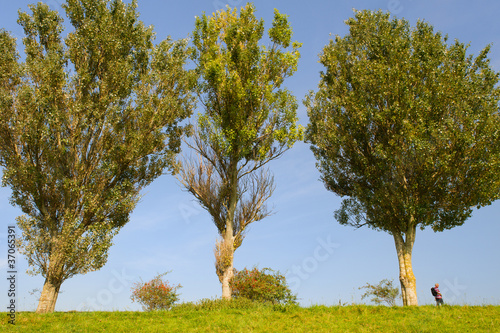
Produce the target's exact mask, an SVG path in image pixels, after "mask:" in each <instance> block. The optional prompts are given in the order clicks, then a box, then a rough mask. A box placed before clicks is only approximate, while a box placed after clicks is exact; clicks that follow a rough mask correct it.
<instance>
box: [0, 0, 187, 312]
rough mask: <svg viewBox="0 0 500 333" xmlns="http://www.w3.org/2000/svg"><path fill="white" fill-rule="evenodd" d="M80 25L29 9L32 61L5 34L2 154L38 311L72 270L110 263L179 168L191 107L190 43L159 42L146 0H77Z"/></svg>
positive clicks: (0, 38)
mask: <svg viewBox="0 0 500 333" xmlns="http://www.w3.org/2000/svg"><path fill="white" fill-rule="evenodd" d="M63 7H64V9H65V10H66V13H67V16H68V18H69V20H70V22H71V24H72V25H73V27H74V31H72V32H70V33H69V34H68V35H67V37H66V38H64V39H62V38H61V32H62V30H63V29H62V25H61V22H62V18H60V16H59V15H58V14H57V13H56V12H54V11H51V10H50V9H49V7H48V6H46V5H44V4H42V3H39V4H38V5H36V6H30V9H31V11H32V13H31V14H28V13H26V12H22V13H20V15H19V23H20V24H21V25H22V26H23V28H24V32H25V34H26V37H25V38H24V40H23V42H24V45H25V54H26V61H25V62H24V63H19V56H18V55H17V54H16V43H15V40H14V39H13V38H12V37H10V35H9V34H8V33H7V32H5V31H2V32H1V33H0V50H1V52H0V53H1V54H0V69H1V72H0V75H1V76H0V165H1V166H2V167H3V168H4V170H3V185H4V186H10V188H11V189H12V197H11V202H12V203H13V204H14V205H17V206H19V207H20V208H21V209H22V211H23V212H24V213H25V214H26V215H24V216H22V217H19V218H18V219H17V221H18V225H19V228H20V229H21V230H22V251H23V252H24V254H25V255H26V257H27V260H28V263H29V265H30V267H31V268H32V273H35V274H38V273H39V274H41V275H42V276H44V277H45V284H44V286H43V290H42V294H41V297H40V302H39V304H38V308H37V312H40V313H44V312H52V311H53V310H54V307H55V303H56V300H57V296H58V292H59V288H60V286H61V284H62V283H63V281H65V280H66V279H68V278H70V277H72V276H73V275H75V274H85V273H87V272H90V271H95V270H98V269H100V268H101V267H102V266H103V265H104V264H105V263H106V260H107V252H108V249H109V247H110V246H111V244H112V238H113V236H114V235H115V234H116V233H117V232H118V230H119V229H120V228H121V227H122V226H123V225H124V224H125V223H127V222H128V219H129V214H130V213H131V211H132V209H133V208H134V207H135V205H136V203H137V201H138V198H139V192H140V190H141V189H142V188H144V187H145V186H146V185H148V184H149V183H151V182H152V181H153V180H154V179H155V178H157V177H158V176H160V175H161V174H162V172H163V171H164V170H165V168H169V169H170V170H173V167H174V165H175V156H176V153H178V152H179V148H180V137H181V134H182V132H183V127H181V126H179V124H178V123H179V121H181V120H183V119H185V118H187V117H189V116H190V114H191V113H192V109H193V102H194V100H193V98H192V97H191V95H190V89H191V87H190V85H191V83H190V81H193V80H190V79H189V77H190V75H188V74H187V73H186V71H185V70H184V69H183V66H184V63H185V61H186V59H187V56H188V53H187V45H186V43H185V42H175V43H174V42H172V41H170V40H165V41H162V42H161V43H159V44H158V45H157V46H156V47H154V46H153V31H152V28H146V27H145V26H144V25H143V23H142V22H140V21H138V19H137V17H138V14H137V12H136V2H132V3H131V4H125V3H123V2H122V1H119V0H116V1H108V0H97V1H95V0H68V1H67V3H66V4H65V5H63Z"/></svg>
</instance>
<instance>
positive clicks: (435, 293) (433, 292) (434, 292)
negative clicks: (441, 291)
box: [431, 287, 438, 297]
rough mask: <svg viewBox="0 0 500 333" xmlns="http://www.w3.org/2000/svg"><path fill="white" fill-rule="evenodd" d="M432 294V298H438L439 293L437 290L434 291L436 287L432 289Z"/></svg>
mask: <svg viewBox="0 0 500 333" xmlns="http://www.w3.org/2000/svg"><path fill="white" fill-rule="evenodd" d="M431 293H432V296H434V297H436V296H437V295H438V293H437V292H436V289H434V287H432V288H431Z"/></svg>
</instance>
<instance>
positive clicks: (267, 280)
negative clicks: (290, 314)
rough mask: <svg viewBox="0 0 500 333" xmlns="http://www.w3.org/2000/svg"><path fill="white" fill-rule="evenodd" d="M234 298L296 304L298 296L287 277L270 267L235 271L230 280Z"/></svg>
mask: <svg viewBox="0 0 500 333" xmlns="http://www.w3.org/2000/svg"><path fill="white" fill-rule="evenodd" d="M230 285H231V290H232V291H231V295H232V297H233V298H247V299H250V300H252V301H258V302H270V303H272V304H296V303H297V296H296V295H293V294H292V292H291V290H290V288H289V287H288V285H287V283H286V279H285V277H284V276H283V275H282V274H280V272H278V271H276V272H275V271H273V270H272V269H270V268H263V269H262V270H259V269H257V267H254V268H253V269H252V270H250V271H249V270H248V269H246V268H245V269H244V270H241V271H235V274H234V276H233V278H232V279H231V281H230Z"/></svg>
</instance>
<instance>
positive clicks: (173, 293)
mask: <svg viewBox="0 0 500 333" xmlns="http://www.w3.org/2000/svg"><path fill="white" fill-rule="evenodd" d="M166 274H167V273H163V274H158V275H157V276H155V277H154V278H153V279H152V280H151V281H149V282H136V283H135V284H134V286H133V287H132V296H131V297H130V298H131V299H132V301H134V302H139V303H140V304H141V305H142V308H143V309H144V310H145V311H155V310H169V309H170V308H171V307H172V306H173V305H174V303H175V302H177V301H178V300H179V294H178V293H177V290H178V289H179V288H181V287H182V286H181V285H180V284H179V285H177V286H171V285H170V284H169V283H168V281H164V280H163V279H162V277H163V276H165V275H166Z"/></svg>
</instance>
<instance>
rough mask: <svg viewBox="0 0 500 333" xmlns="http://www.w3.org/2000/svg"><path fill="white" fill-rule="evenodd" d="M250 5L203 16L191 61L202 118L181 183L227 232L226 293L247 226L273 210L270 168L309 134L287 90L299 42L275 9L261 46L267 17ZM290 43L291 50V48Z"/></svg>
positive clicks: (221, 244) (222, 246)
mask: <svg viewBox="0 0 500 333" xmlns="http://www.w3.org/2000/svg"><path fill="white" fill-rule="evenodd" d="M254 12H255V8H254V6H253V5H251V4H247V5H246V6H245V7H243V8H241V10H240V12H239V14H238V11H237V10H236V9H230V8H227V9H226V10H221V11H217V12H216V13H215V14H214V15H213V16H211V17H207V16H206V15H205V14H204V15H203V16H202V17H198V18H196V27H195V30H194V32H193V45H194V46H193V53H192V59H193V60H194V62H195V64H196V71H197V73H198V75H199V76H198V89H199V90H198V94H199V100H200V101H201V103H202V104H203V106H204V108H205V112H204V113H203V114H200V115H199V116H198V124H197V128H196V130H195V135H194V137H193V139H192V141H191V143H190V146H191V148H192V149H193V151H194V153H195V155H196V157H194V158H191V159H189V158H188V159H185V161H184V162H183V166H182V168H181V169H182V171H181V174H180V175H181V176H180V181H181V183H182V184H183V185H184V186H185V188H186V189H187V190H188V191H189V192H191V193H192V194H193V195H194V196H195V198H196V199H198V201H199V202H200V204H201V205H202V206H203V207H204V208H205V209H207V211H208V212H209V213H210V214H211V215H212V218H213V222H214V224H215V225H216V227H217V230H218V232H219V234H220V236H221V240H219V241H218V242H217V245H216V249H215V255H216V272H217V275H218V277H219V280H220V282H221V283H222V296H223V297H224V298H230V297H231V289H230V285H229V280H230V279H231V277H232V276H233V255H234V251H235V250H236V249H237V248H238V247H239V246H240V245H241V242H242V240H243V236H244V231H245V228H246V227H247V226H248V225H249V224H250V223H252V222H254V221H259V220H261V219H262V218H264V217H265V216H266V215H268V214H269V211H268V210H267V209H266V205H265V201H266V200H267V199H268V198H269V196H270V195H271V193H272V190H273V188H274V186H273V179H272V177H270V175H269V174H268V173H267V172H266V171H265V170H264V168H263V167H264V166H265V165H266V164H267V163H268V162H269V161H271V160H273V159H276V158H278V157H280V156H281V155H282V154H283V153H284V152H285V151H286V150H287V149H289V148H291V147H292V145H293V144H294V143H295V142H296V141H297V140H300V139H301V138H302V133H303V129H302V128H301V127H300V126H298V125H297V116H296V110H297V103H296V99H295V98H294V97H293V96H292V94H291V93H290V92H289V91H287V90H286V89H284V88H282V83H283V81H284V79H285V78H287V77H289V76H291V75H292V74H293V73H294V72H295V71H296V69H297V62H298V59H299V52H298V48H299V47H300V44H298V43H296V42H295V43H293V44H292V43H291V37H292V30H291V28H290V26H289V24H288V21H287V16H286V15H283V14H280V13H279V12H278V11H277V10H275V13H274V20H273V23H272V27H271V28H270V29H269V31H268V34H269V39H270V41H271V43H272V45H271V46H269V47H266V46H262V45H259V41H260V40H261V38H262V37H263V33H264V22H263V20H257V19H256V18H255V15H254ZM290 46H291V50H289V51H287V49H289V47H290Z"/></svg>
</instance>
